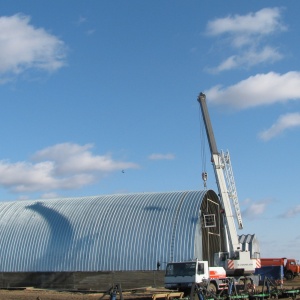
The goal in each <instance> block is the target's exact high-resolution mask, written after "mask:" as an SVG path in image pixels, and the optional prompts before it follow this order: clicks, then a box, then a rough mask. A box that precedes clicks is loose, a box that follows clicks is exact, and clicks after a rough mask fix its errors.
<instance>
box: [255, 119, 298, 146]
mask: <svg viewBox="0 0 300 300" xmlns="http://www.w3.org/2000/svg"><path fill="white" fill-rule="evenodd" d="M294 127H300V113H289V114H285V115H282V116H280V117H279V118H278V120H277V121H276V123H275V124H273V125H272V126H271V127H270V128H269V129H266V130H264V131H262V132H261V133H260V134H259V137H260V138H261V139H262V140H265V141H268V140H270V139H272V138H273V137H275V136H277V135H279V134H281V133H282V132H283V131H285V130H287V129H290V128H294Z"/></svg>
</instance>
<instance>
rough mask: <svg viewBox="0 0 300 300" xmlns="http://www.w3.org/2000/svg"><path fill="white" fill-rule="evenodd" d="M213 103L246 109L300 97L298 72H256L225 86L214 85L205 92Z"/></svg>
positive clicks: (299, 76) (299, 74)
mask: <svg viewBox="0 0 300 300" xmlns="http://www.w3.org/2000/svg"><path fill="white" fill-rule="evenodd" d="M205 93H206V96H207V100H208V101H210V102H211V103H213V104H218V105H226V106H231V107H234V108H236V109H246V108H251V107H256V106H262V105H271V104H274V103H284V102H287V101H290V100H295V99H300V72H288V73H285V74H278V73H274V72H269V73H267V74H257V75H255V76H251V77H249V78H247V79H245V80H242V81H240V82H238V83H237V84H235V85H232V86H229V87H227V88H222V86H220V85H218V86H214V87H212V88H211V89H209V90H208V91H206V92H205Z"/></svg>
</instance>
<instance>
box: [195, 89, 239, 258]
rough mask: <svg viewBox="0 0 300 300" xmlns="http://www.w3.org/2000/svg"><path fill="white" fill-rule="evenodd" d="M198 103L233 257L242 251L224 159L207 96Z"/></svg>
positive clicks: (202, 95)
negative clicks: (216, 136)
mask: <svg viewBox="0 0 300 300" xmlns="http://www.w3.org/2000/svg"><path fill="white" fill-rule="evenodd" d="M198 102H199V103H200V107H201V111H202V117H203V120H204V124H205V129H206V134H207V139H208V143H209V148H210V152H211V156H212V157H211V160H212V164H213V169H214V172H215V176H216V182H217V187H218V191H219V195H220V200H221V204H222V205H223V207H224V210H225V228H226V240H227V251H228V252H229V253H230V254H231V255H233V254H234V253H235V252H236V251H238V250H239V249H240V244H239V241H238V235H237V231H236V226H235V221H234V216H233V214H232V209H231V205H230V199H229V193H228V190H227V185H226V181H225V177H224V172H223V169H224V164H223V160H222V157H221V155H220V153H219V152H218V149H217V144H216V140H215V137H214V133H213V129H212V125H211V121H210V117H209V113H208V109H207V105H206V96H205V94H203V93H200V95H199V96H198Z"/></svg>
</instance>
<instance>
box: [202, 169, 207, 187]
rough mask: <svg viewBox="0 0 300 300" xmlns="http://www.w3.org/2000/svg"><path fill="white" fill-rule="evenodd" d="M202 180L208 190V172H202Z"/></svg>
mask: <svg viewBox="0 0 300 300" xmlns="http://www.w3.org/2000/svg"><path fill="white" fill-rule="evenodd" d="M202 180H203V184H204V187H205V188H206V181H207V172H202Z"/></svg>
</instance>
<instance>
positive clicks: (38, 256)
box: [0, 191, 217, 272]
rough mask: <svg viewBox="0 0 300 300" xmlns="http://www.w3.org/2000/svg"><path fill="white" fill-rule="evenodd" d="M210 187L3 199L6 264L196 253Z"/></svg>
mask: <svg viewBox="0 0 300 300" xmlns="http://www.w3.org/2000/svg"><path fill="white" fill-rule="evenodd" d="M206 193H207V191H186V192H169V193H142V194H124V195H106V196H94V197H78V198H64V199H52V200H39V201H22V202H21V201H20V202H10V203H0V259H1V264H0V271H2V272H21V271H31V272H37V271H116V270H124V271H125V270H153V269H156V263H157V261H160V263H161V264H163V263H165V262H168V261H169V260H177V261H180V260H185V259H191V258H195V249H197V248H199V246H197V247H196V246H195V243H200V244H201V241H200V240H199V239H200V237H201V232H199V228H200V227H201V226H200V227H199V224H200V223H201V218H200V208H201V203H202V200H203V198H204V197H205V195H206ZM210 193H214V192H212V191H210ZM216 198H217V196H216ZM162 267H164V265H162Z"/></svg>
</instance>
